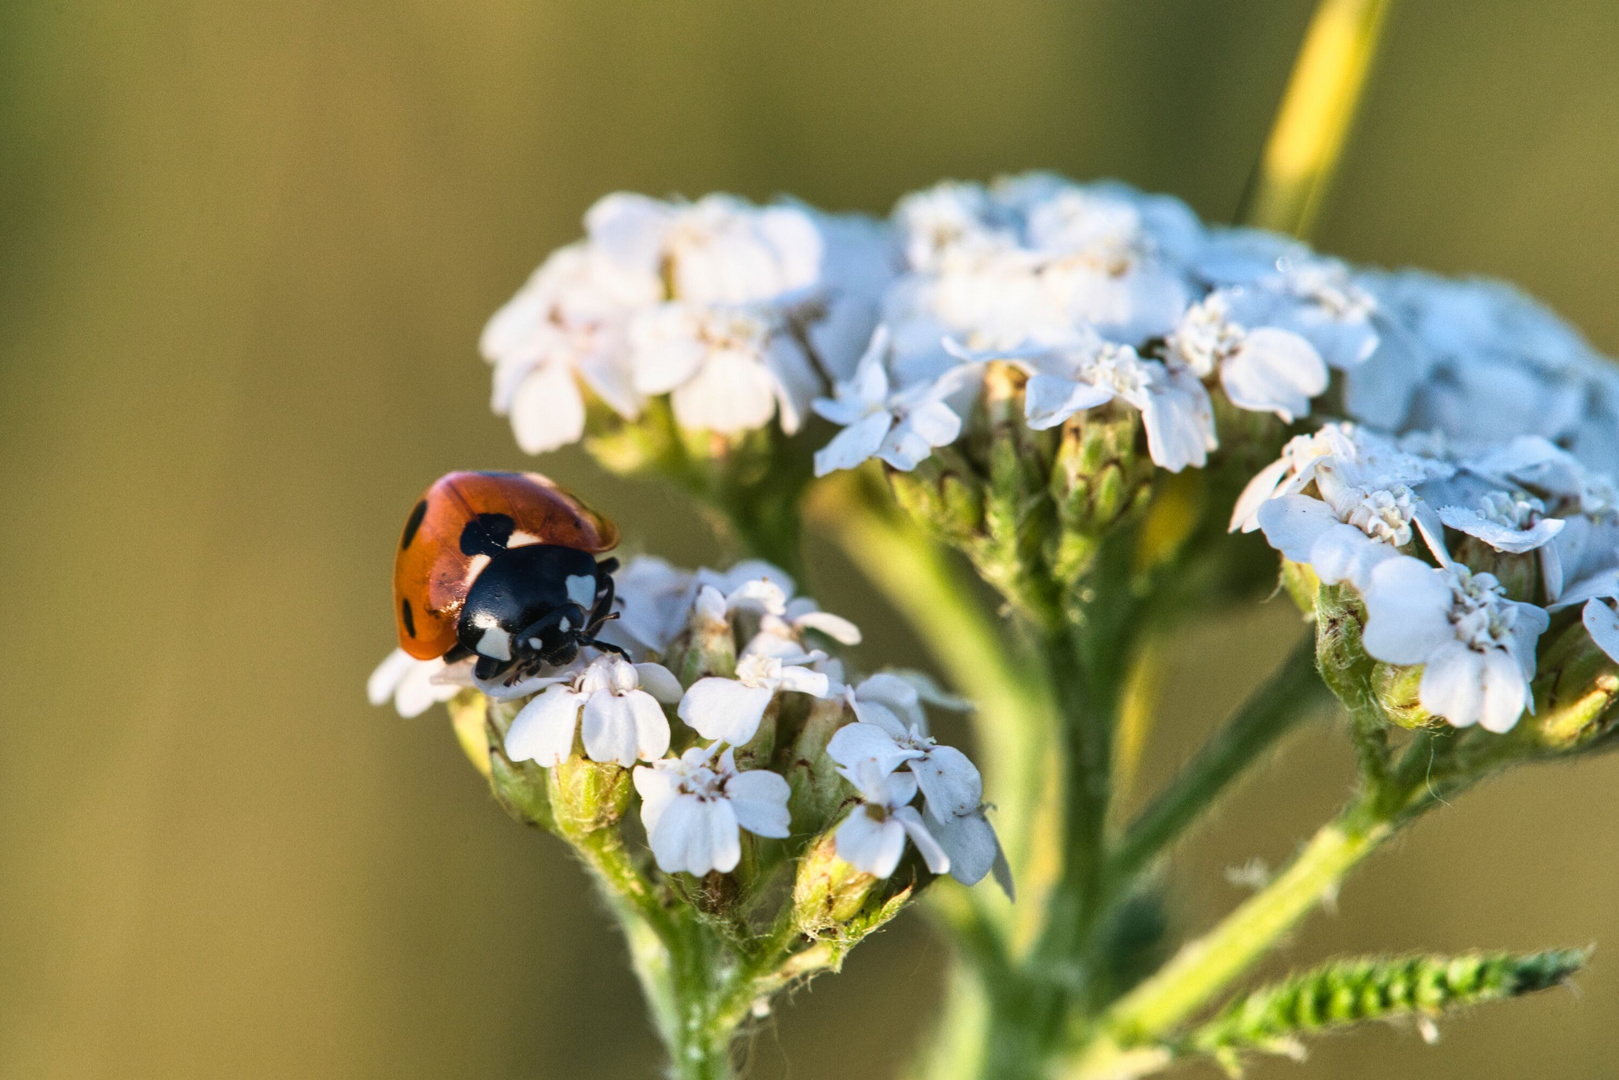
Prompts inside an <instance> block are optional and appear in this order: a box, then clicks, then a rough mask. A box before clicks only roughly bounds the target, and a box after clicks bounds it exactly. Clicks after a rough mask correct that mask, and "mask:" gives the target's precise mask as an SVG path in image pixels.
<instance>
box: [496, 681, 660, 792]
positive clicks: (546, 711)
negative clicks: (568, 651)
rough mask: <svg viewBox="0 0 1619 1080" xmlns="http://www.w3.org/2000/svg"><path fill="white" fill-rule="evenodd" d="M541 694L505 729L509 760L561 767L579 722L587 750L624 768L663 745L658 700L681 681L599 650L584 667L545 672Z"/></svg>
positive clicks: (593, 757)
mask: <svg viewBox="0 0 1619 1080" xmlns="http://www.w3.org/2000/svg"><path fill="white" fill-rule="evenodd" d="M540 681H541V682H544V683H548V684H549V685H546V686H545V688H544V689H543V690H541V691H540V693H539V695H538V696H536V697H535V698H534V700H532V701H530V702H529V703H528V704H527V705H524V706H523V708H522V711H520V712H519V713H518V714H517V716H516V717H515V718H514V719H513V720H512V724H511V727H510V728H509V729H507V731H506V756H507V757H508V758H510V759H511V760H513V761H534V762H538V763H539V764H541V765H544V766H548V767H549V766H552V765H559V764H561V763H562V762H564V761H566V760H567V759H568V756H569V755H570V754H572V753H573V738H574V732H575V731H576V730H579V729H580V727H581V715H582V717H583V730H582V732H581V734H582V736H583V739H584V745H585V756H586V757H588V758H589V759H590V760H591V761H601V762H607V761H613V762H617V763H618V764H620V765H623V766H626V767H628V766H630V765H634V764H635V762H636V761H637V760H641V761H652V760H655V759H657V758H661V757H662V756H663V755H664V754H665V753H667V752H668V750H669V720H668V718H667V717H666V716H664V713H663V708H662V706H660V705H659V702H660V701H663V702H666V703H669V704H673V703H674V702H675V701H677V700H679V697H680V683H679V682H678V681H677V680H676V679H675V677H674V676H673V675H672V674H670V672H669V671H668V669H666V668H663V667H661V666H659V665H657V664H631V663H629V662H628V661H626V660H624V659H623V658H621V657H618V656H615V655H612V654H607V655H603V656H599V657H597V658H596V659H594V660H592V661H591V662H590V663H589V664H587V665H585V666H584V667H583V668H582V669H579V670H574V671H569V672H565V673H563V674H561V675H555V676H549V677H547V678H545V679H543V680H540Z"/></svg>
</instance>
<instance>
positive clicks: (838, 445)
mask: <svg viewBox="0 0 1619 1080" xmlns="http://www.w3.org/2000/svg"><path fill="white" fill-rule="evenodd" d="M893 426H894V418H893V416H892V415H890V414H889V413H886V412H874V413H872V414H871V415H870V416H867V417H865V418H864V419H861V420H857V421H856V422H854V423H853V424H851V425H850V426H848V427H846V428H844V429H843V430H842V431H840V432H838V433H837V434H836V435H834V436H833V437H832V441H831V442H829V443H827V444H826V445H825V446H823V447H821V449H819V450H817V451H816V452H815V475H816V476H826V475H827V474H828V473H834V472H837V471H838V470H840V469H852V468H854V467H855V466H856V465H859V464H860V463H861V462H862V461H865V460H866V459H867V458H870V457H874V456H876V454H877V451H878V449H879V448H880V447H881V446H882V445H883V439H885V438H886V437H887V436H888V429H889V428H891V427H893Z"/></svg>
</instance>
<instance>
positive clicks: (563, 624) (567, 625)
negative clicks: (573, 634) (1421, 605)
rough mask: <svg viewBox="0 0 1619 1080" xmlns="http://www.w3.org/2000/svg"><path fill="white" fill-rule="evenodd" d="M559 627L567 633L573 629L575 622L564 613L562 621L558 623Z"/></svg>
mask: <svg viewBox="0 0 1619 1080" xmlns="http://www.w3.org/2000/svg"><path fill="white" fill-rule="evenodd" d="M557 629H558V630H561V631H562V632H563V633H564V634H565V633H567V632H568V631H569V630H572V629H573V623H571V622H569V621H568V617H567V616H566V615H564V616H562V621H561V622H559V623H557Z"/></svg>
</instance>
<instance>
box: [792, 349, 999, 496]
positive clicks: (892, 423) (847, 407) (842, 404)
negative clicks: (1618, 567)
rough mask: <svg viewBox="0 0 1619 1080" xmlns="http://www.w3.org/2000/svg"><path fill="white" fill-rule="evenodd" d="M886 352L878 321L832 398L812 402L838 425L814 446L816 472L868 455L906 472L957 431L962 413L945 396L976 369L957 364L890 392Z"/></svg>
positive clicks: (845, 465) (853, 463)
mask: <svg viewBox="0 0 1619 1080" xmlns="http://www.w3.org/2000/svg"><path fill="white" fill-rule="evenodd" d="M889 351H890V349H889V332H888V329H887V327H885V326H879V327H878V328H877V330H876V332H875V333H874V334H873V335H872V338H871V344H870V346H869V347H868V348H867V349H866V351H865V353H864V354H862V355H861V357H860V362H859V363H858V364H857V365H856V367H855V370H854V374H853V375H851V376H850V377H849V378H848V379H846V380H844V381H842V382H839V383H838V384H837V385H836V386H834V387H833V391H832V397H830V398H817V399H815V401H814V402H812V403H811V404H812V407H813V408H814V410H815V411H816V412H817V413H819V414H820V415H821V416H823V417H825V418H826V419H828V420H830V421H832V422H833V423H834V424H840V425H842V426H843V430H842V431H840V432H839V433H838V434H837V435H836V436H834V437H833V439H832V441H831V442H829V443H827V444H826V446H825V447H823V448H822V449H820V450H818V451H816V454H815V475H816V476H825V475H826V474H828V473H831V472H836V471H838V470H840V469H852V468H854V467H855V466H856V465H859V464H860V463H861V462H863V461H865V460H867V459H868V458H873V457H878V458H881V459H882V460H883V461H885V462H887V463H888V464H889V465H891V466H893V467H894V468H896V469H899V470H901V471H903V472H909V471H910V470H911V469H914V468H916V466H917V465H918V464H920V463H921V462H922V461H924V460H925V459H926V458H927V457H928V456H929V455H930V454H931V453H932V452H933V448H934V447H937V446H947V445H949V444H950V443H953V442H955V441H956V438H957V436H959V435H960V434H961V417H960V416H958V415H957V414H956V412H955V410H954V409H952V408H951V407H950V406H949V405H948V404H947V403H946V400H945V399H947V398H949V397H950V396H951V395H952V394H953V393H955V392H956V390H958V389H959V388H960V387H961V386H962V385H965V383H966V382H967V381H968V380H970V379H972V378H974V377H976V376H977V373H978V369H977V368H975V367H973V366H971V365H961V366H959V367H956V368H954V369H952V370H950V371H948V372H946V373H945V374H944V375H942V376H940V377H939V378H936V379H933V380H929V381H926V382H920V383H916V384H913V385H912V386H909V387H907V388H906V389H904V390H902V391H899V392H893V391H892V390H891V389H890V378H889V373H888V368H887V362H888V355H889Z"/></svg>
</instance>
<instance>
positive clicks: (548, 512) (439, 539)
mask: <svg viewBox="0 0 1619 1080" xmlns="http://www.w3.org/2000/svg"><path fill="white" fill-rule="evenodd" d="M485 515H503V516H504V517H506V518H509V519H511V522H512V526H513V529H512V533H511V536H510V539H509V540H508V541H506V543H507V545H508V546H510V547H518V546H520V545H523V544H555V545H557V546H559V547H570V548H576V549H578V550H580V551H588V552H590V553H591V554H597V553H600V552H603V551H608V550H610V549H611V548H613V547H615V546H617V544H618V528H617V526H615V525H614V524H613V523H612V522H611V521H608V520H607V519H606V518H604V517H602V516H601V515H600V514H598V513H596V512H595V511H594V510H591V509H590V508H589V507H587V506H585V505H584V504H583V503H582V502H580V501H579V500H578V499H577V498H575V497H574V496H573V495H571V494H569V493H568V492H567V491H565V490H563V489H562V488H560V487H558V486H557V484H556V483H555V482H554V481H552V480H550V479H548V478H547V477H544V476H541V475H540V474H539V473H517V472H453V473H447V474H445V475H444V476H441V477H440V478H439V479H438V480H436V481H434V482H433V486H432V487H430V488H428V489H427V491H426V492H424V493H423V494H422V497H421V499H420V500H419V501H418V502H417V503H416V506H415V508H414V509H413V510H412V511H411V513H410V517H409V518H408V519H407V520H406V521H405V528H404V531H403V532H402V533H401V534H400V537H399V552H398V554H397V556H396V557H395V559H394V620H395V622H396V623H397V625H398V628H399V647H400V648H402V649H404V650H405V652H407V653H409V654H410V655H411V656H414V657H415V658H416V659H418V660H431V659H433V658H434V657H437V656H443V655H444V654H445V653H447V652H449V651H450V650H451V649H452V648H454V647H455V644H456V621H457V620H458V619H459V617H460V614H461V607H462V605H463V604H464V603H465V602H466V598H467V590H468V589H470V588H471V587H472V583H473V582H474V581H476V580H477V577H478V573H479V571H480V570H482V569H483V566H484V565H485V564H486V563H487V562H488V559H487V557H485V556H481V555H469V554H467V553H466V552H465V551H464V550H463V548H464V545H463V542H462V535H463V533H464V532H465V531H466V529H467V526H468V525H469V524H471V523H473V522H476V521H478V520H479V519H480V518H483V517H484V516H485Z"/></svg>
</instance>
